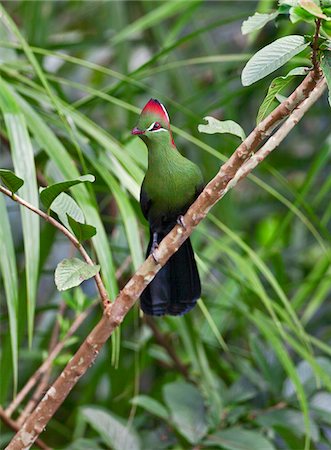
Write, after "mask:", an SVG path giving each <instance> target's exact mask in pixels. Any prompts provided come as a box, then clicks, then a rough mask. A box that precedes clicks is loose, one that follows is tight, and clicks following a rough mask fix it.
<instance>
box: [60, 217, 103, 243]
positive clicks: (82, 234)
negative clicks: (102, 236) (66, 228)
mask: <svg viewBox="0 0 331 450" xmlns="http://www.w3.org/2000/svg"><path fill="white" fill-rule="evenodd" d="M67 218H68V222H69V225H70V228H71V229H72V231H73V233H74V235H75V236H76V238H77V239H78V240H79V242H83V241H87V240H88V239H91V237H92V236H94V235H95V234H96V232H97V230H96V228H95V227H93V226H92V225H87V224H85V223H81V222H77V220H75V219H74V218H73V217H71V216H69V214H68V213H67Z"/></svg>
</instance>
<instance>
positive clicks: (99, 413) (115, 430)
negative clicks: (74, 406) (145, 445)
mask: <svg viewBox="0 0 331 450" xmlns="http://www.w3.org/2000/svg"><path fill="white" fill-rule="evenodd" d="M82 413H83V416H84V418H85V420H86V421H87V422H88V423H89V424H90V425H91V427H92V428H94V429H95V430H96V431H97V432H98V433H99V435H100V436H101V438H102V440H103V441H104V443H105V444H106V445H107V447H108V448H112V449H113V450H140V448H141V446H140V441H139V438H138V436H137V434H136V433H135V431H134V430H133V429H132V427H130V428H129V427H127V426H126V425H124V424H123V423H122V421H121V420H120V419H119V418H117V417H116V416H115V415H114V414H110V413H109V412H108V411H105V410H103V409H101V408H96V407H95V408H93V407H85V408H82Z"/></svg>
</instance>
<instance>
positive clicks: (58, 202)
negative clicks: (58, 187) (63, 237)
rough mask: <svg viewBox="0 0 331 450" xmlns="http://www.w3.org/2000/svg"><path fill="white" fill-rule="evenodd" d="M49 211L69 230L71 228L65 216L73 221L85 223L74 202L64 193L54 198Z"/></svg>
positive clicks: (80, 211)
mask: <svg viewBox="0 0 331 450" xmlns="http://www.w3.org/2000/svg"><path fill="white" fill-rule="evenodd" d="M50 209H51V210H52V211H54V212H55V213H56V214H57V215H58V218H59V219H60V220H61V222H62V223H63V225H64V226H65V227H66V228H68V229H70V228H71V227H70V225H69V221H68V217H67V214H68V215H69V216H70V217H72V218H73V219H75V220H77V222H81V223H84V221H85V218H84V214H83V211H82V210H81V209H80V207H79V206H78V205H77V203H76V201H75V200H74V199H73V198H72V197H70V195H68V194H66V193H65V192H62V193H61V194H60V195H59V196H57V197H56V199H55V200H54V201H53V203H52V204H51V208H50Z"/></svg>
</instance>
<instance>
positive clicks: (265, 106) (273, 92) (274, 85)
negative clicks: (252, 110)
mask: <svg viewBox="0 0 331 450" xmlns="http://www.w3.org/2000/svg"><path fill="white" fill-rule="evenodd" d="M307 70H308V69H307V68H306V67H296V68H295V69H293V70H291V71H290V72H289V73H288V74H287V75H286V76H285V77H277V78H275V79H274V80H273V81H272V82H271V84H270V86H269V89H268V92H267V95H266V97H265V98H264V100H263V102H262V104H261V106H260V108H259V112H258V114H257V119H256V123H257V124H258V123H260V122H261V121H262V120H263V119H264V118H265V117H266V116H267V115H268V114H269V112H270V109H271V105H272V103H273V102H274V100H275V98H277V95H278V94H279V93H280V91H282V90H283V89H284V88H285V87H286V86H287V85H288V84H289V83H290V82H291V81H292V79H293V76H295V75H306V73H307Z"/></svg>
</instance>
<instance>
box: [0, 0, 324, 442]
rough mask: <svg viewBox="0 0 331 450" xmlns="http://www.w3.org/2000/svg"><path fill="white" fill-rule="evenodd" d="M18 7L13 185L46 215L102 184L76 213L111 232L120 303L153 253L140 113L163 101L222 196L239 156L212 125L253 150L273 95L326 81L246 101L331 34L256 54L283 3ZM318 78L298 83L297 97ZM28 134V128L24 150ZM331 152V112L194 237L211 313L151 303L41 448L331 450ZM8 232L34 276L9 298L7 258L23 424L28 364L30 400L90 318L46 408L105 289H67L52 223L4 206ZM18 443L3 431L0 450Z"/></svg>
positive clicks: (10, 154)
mask: <svg viewBox="0 0 331 450" xmlns="http://www.w3.org/2000/svg"><path fill="white" fill-rule="evenodd" d="M2 4H3V8H4V11H5V13H2V15H1V18H0V60H1V64H0V71H1V77H2V85H1V86H2V88H3V86H5V89H6V90H5V91H4V90H3V89H4V88H3V89H2V92H6V96H7V97H6V98H7V99H8V98H9V99H10V102H11V103H10V104H7V107H4V108H3V110H2V114H1V117H0V133H1V136H0V137H1V151H0V167H1V168H9V169H13V168H14V170H15V172H16V173H17V174H18V175H20V176H21V177H22V178H23V179H24V180H25V185H24V187H23V188H22V189H21V190H20V191H19V194H20V195H21V196H22V197H23V198H26V199H30V201H31V202H32V203H34V202H38V196H37V197H36V195H37V193H38V189H39V187H41V186H46V185H48V184H51V183H54V182H58V181H63V180H67V179H73V178H76V177H77V176H79V175H83V174H87V173H92V174H94V175H95V177H96V181H95V182H94V183H87V184H84V185H79V186H76V187H74V188H72V189H71V192H70V198H71V199H74V203H75V205H76V206H77V204H78V205H79V207H80V208H81V210H82V211H83V214H84V216H85V219H86V222H87V223H88V224H90V225H94V226H95V227H96V228H97V231H98V233H97V235H96V237H95V238H94V241H93V247H92V246H91V245H90V242H88V243H86V244H84V245H85V247H86V248H87V249H89V251H90V254H91V255H92V256H93V258H94V259H96V260H98V261H99V263H100V264H101V270H102V275H103V277H104V280H105V283H106V286H107V288H108V290H109V293H110V295H111V297H112V298H114V297H115V295H116V293H117V292H118V290H119V289H120V288H121V287H123V286H124V284H125V282H126V281H127V280H128V279H129V278H130V276H131V275H132V274H133V273H134V270H135V269H136V268H137V267H138V266H139V265H140V263H141V262H142V261H143V260H144V253H145V247H146V244H147V234H148V233H147V232H148V230H147V224H146V222H145V220H144V219H143V217H142V214H141V212H140V207H139V203H138V199H139V190H140V185H141V182H142V179H143V176H144V171H145V169H146V163H147V151H146V148H145V146H144V144H143V143H142V142H141V141H140V140H139V139H137V138H136V137H133V136H131V134H130V131H131V129H132V128H133V127H134V126H135V123H136V121H137V117H138V114H139V113H140V110H141V108H142V107H143V106H144V105H145V103H146V102H147V101H148V100H149V99H150V98H151V97H153V98H157V99H158V100H160V101H161V102H162V103H163V104H164V105H165V106H166V108H167V110H168V112H169V115H170V119H171V123H172V124H173V133H174V138H175V141H176V144H177V147H178V148H179V149H180V151H181V152H182V153H183V154H184V155H185V156H187V157H188V158H190V159H192V160H193V161H194V162H196V163H197V164H199V166H200V167H201V170H202V172H203V174H204V177H205V180H206V181H208V180H210V179H211V178H212V177H213V176H214V175H215V174H216V173H217V171H218V170H219V168H220V165H221V164H222V162H223V161H225V160H226V158H227V157H229V155H231V153H232V152H233V151H234V150H235V149H236V147H237V146H238V145H239V143H240V140H239V138H237V137H235V136H231V135H219V134H216V135H207V134H200V133H199V132H198V125H199V124H201V123H205V121H204V120H203V118H204V117H205V116H207V115H208V116H213V117H215V118H217V119H220V120H234V121H236V122H238V123H239V124H240V125H241V126H242V127H243V128H244V130H245V132H246V134H248V133H249V132H250V131H251V130H252V129H253V128H254V127H255V125H256V117H257V113H258V109H259V106H260V104H261V103H262V101H263V99H264V97H265V95H266V93H267V90H268V87H269V85H270V83H271V81H272V79H273V78H274V77H276V76H280V75H285V74H287V73H288V71H289V70H290V69H292V68H293V67H296V66H309V65H310V62H309V49H307V50H306V51H304V52H303V53H301V54H300V55H299V56H298V57H296V58H294V59H293V60H292V61H291V62H290V63H288V64H287V65H286V66H285V67H283V68H282V69H280V70H279V71H277V72H276V73H275V74H272V75H270V76H268V77H266V78H264V79H263V80H261V81H259V82H257V83H255V84H253V85H252V86H249V87H245V88H244V87H243V86H242V85H241V81H240V74H241V71H242V69H243V67H244V65H245V63H246V62H247V61H248V59H249V58H250V57H251V56H252V55H253V54H254V52H256V51H257V50H258V49H260V48H262V47H263V46H265V45H267V44H268V43H270V42H272V41H273V40H275V39H277V38H279V37H282V36H285V35H287V34H312V33H313V31H314V28H313V26H312V25H311V24H308V23H303V22H299V23H297V24H291V23H290V22H289V20H288V16H286V15H281V16H279V17H278V18H277V20H276V23H275V22H270V23H269V24H268V25H267V26H266V27H264V28H263V29H262V30H260V31H257V32H254V33H252V34H250V35H246V36H243V35H242V34H241V24H242V22H243V20H244V19H246V18H247V17H248V16H250V15H252V14H254V12H255V11H259V12H261V13H263V12H270V11H272V10H273V9H275V8H276V7H277V2H275V1H268V0H266V1H244V2H242V1H196V0H194V1H190V0H187V1H178V0H177V1H176V0H174V1H66V2H55V1H28V2H26V1H7V2H6V1H4V2H2ZM301 79H302V78H301V77H294V78H293V80H292V81H291V82H290V83H289V84H288V86H287V87H286V89H285V90H284V91H283V92H282V95H284V96H286V95H288V94H289V93H290V92H292V91H293V89H294V88H295V87H296V86H297V85H298V84H299V82H300V80H301ZM0 95H3V96H5V94H0ZM276 105H277V102H276V101H275V103H274V106H276ZM11 120H14V123H15V124H16V126H17V127H21V128H20V129H23V131H24V130H25V132H22V133H18V135H19V139H20V140H19V141H17V142H16V144H15V145H14V144H13V143H12V135H11V134H10V131H9V130H11V133H15V127H14V126H13V127H12V128H10V126H9V124H10V123H12V122H11ZM15 121H16V122H15ZM16 132H17V128H16ZM330 145H331V135H330V110H329V105H328V101H327V96H326V95H324V96H323V98H321V99H320V101H318V103H317V104H315V105H314V106H313V108H312V109H311V110H310V111H309V112H308V113H307V114H306V115H305V117H304V118H303V120H302V121H301V123H299V124H298V125H297V126H296V127H295V129H294V130H293V131H292V132H291V134H290V135H289V136H288V138H287V139H286V140H285V141H283V142H282V144H281V146H280V147H279V148H278V149H277V150H276V151H275V152H274V153H273V154H272V155H270V156H269V157H268V159H267V160H266V161H265V162H263V163H262V164H261V165H260V166H259V167H258V168H257V169H256V170H255V171H254V173H253V174H252V175H250V176H249V177H248V178H246V179H245V180H243V181H242V182H241V183H240V184H239V185H238V186H237V187H236V188H235V189H234V190H232V191H231V192H229V193H228V194H227V195H226V197H225V198H223V199H222V200H221V201H220V202H219V203H218V204H217V205H216V206H215V207H214V208H213V209H212V211H211V213H210V214H209V215H208V217H207V218H206V220H204V221H203V223H201V224H200V225H199V227H198V228H197V229H196V231H194V233H193V236H192V242H193V246H194V249H195V252H196V258H197V262H198V266H199V271H200V274H201V279H202V286H203V290H202V292H203V294H202V298H201V300H200V301H199V304H198V306H196V308H195V309H194V310H193V311H192V312H191V313H190V314H189V315H187V316H185V317H181V318H173V317H164V318H157V319H154V320H152V319H146V318H143V317H142V316H141V315H140V314H139V308H138V305H136V306H135V307H134V308H133V310H131V311H130V312H129V314H128V315H127V317H126V319H125V322H124V323H123V325H122V326H121V330H120V331H118V332H116V333H115V335H114V336H113V338H112V340H111V342H109V344H108V345H106V346H105V348H104V349H103V351H102V353H101V354H100V355H99V358H98V359H97V361H96V363H95V365H94V366H93V367H91V368H90V369H89V371H88V372H87V374H86V375H85V376H84V377H83V379H81V381H80V382H79V383H78V384H77V385H76V386H75V388H74V390H73V392H72V393H71V394H70V396H69V397H68V399H67V400H66V401H65V403H64V404H63V405H62V406H61V408H60V409H59V411H58V412H57V414H56V415H55V417H54V418H53V420H51V422H50V423H49V425H48V427H47V429H46V431H45V432H44V433H43V434H42V439H43V440H44V442H46V443H47V445H49V446H50V447H52V448H59V449H60V448H66V449H70V450H74V449H77V450H78V449H106V448H113V449H115V450H125V449H130V450H131V449H133V450H135V449H155V450H156V449H178V450H180V449H192V448H194V449H203V448H214V449H218V448H220V449H230V450H233V449H234V450H237V449H247V450H248V449H250V450H251V449H253V448H254V449H261V450H268V449H286V450H287V449H289V450H290V449H303V448H304V447H305V446H306V447H305V448H311V449H318V450H326V449H329V448H330V446H331V406H330V405H331V394H330V388H331V382H330V379H331V378H330V377H331V351H330V341H331V325H330V324H331V309H330V301H328V300H330V280H331V278H330V275H331V273H330V217H331V206H330V205H331V204H330V191H331V179H330V176H329V173H330ZM20 149H21V150H20ZM20 151H21V153H20ZM24 189H25V190H24ZM70 201H71V200H70ZM34 204H36V203H34ZM68 207H69V206H68ZM70 207H73V208H74V207H75V206H72V204H71V203H70ZM62 212H63V211H62ZM0 215H1V217H2V219H1V220H2V221H3V224H4V230H5V232H3V234H2V236H1V235H0V236H1V238H2V245H3V246H4V245H5V243H6V244H7V245H10V242H13V246H14V252H10V251H8V254H7V256H8V255H9V256H10V261H11V264H12V266H11V267H16V268H17V274H16V275H15V271H11V273H12V274H14V275H13V277H12V283H13V284H12V288H11V289H10V292H11V298H8V290H6V283H5V282H4V280H5V279H8V278H6V277H8V272H5V268H6V267H7V268H8V266H6V264H7V263H6V261H7V260H5V256H6V255H5V254H4V253H2V255H0V258H1V256H2V258H3V264H2V265H0V270H1V272H2V277H0V299H1V316H0V320H1V322H0V325H1V331H0V333H1V362H0V367H1V383H0V403H1V405H2V406H3V407H6V406H8V405H9V404H10V402H11V400H12V397H13V389H14V388H15V370H14V373H13V361H15V360H16V361H18V390H20V389H21V388H22V387H23V386H24V384H25V383H26V381H27V380H28V379H29V377H30V376H31V375H32V374H33V373H34V371H35V370H36V369H37V368H38V367H39V365H40V364H41V363H42V361H43V360H44V359H45V358H46V356H47V352H48V349H50V348H52V346H54V342H58V341H61V340H63V339H64V337H65V336H66V333H67V332H68V330H69V329H70V327H71V326H72V324H73V323H74V322H75V321H77V317H82V314H84V311H86V309H87V308H89V309H88V312H89V314H88V317H87V318H86V320H85V321H84V322H83V323H82V325H81V326H80V327H79V329H78V330H77V331H75V332H74V333H73V334H72V336H70V338H69V339H68V340H67V341H66V344H65V348H64V350H63V351H62V352H61V353H60V355H58V357H57V358H56V359H55V361H54V362H53V364H52V367H51V371H50V372H49V373H47V377H46V378H45V379H44V381H45V383H44V387H43V388H42V389H41V391H42V392H39V395H41V394H42V393H43V392H44V391H45V390H46V386H47V385H48V384H49V383H50V382H51V381H52V380H53V379H54V378H55V377H56V375H58V374H59V373H60V371H61V370H62V369H63V367H64V365H65V363H66V362H67V361H68V360H69V359H70V357H71V356H72V355H73V354H74V352H75V351H76V349H77V348H78V345H79V343H80V342H81V341H82V340H83V339H84V338H85V337H86V335H87V334H88V332H89V331H90V330H91V329H92V327H93V326H94V325H95V324H96V323H97V321H98V320H99V319H100V316H101V309H100V306H99V305H98V304H97V302H96V300H97V295H96V291H95V287H94V283H93V282H92V281H88V282H85V283H84V284H83V285H82V286H81V287H80V288H75V289H71V290H69V291H66V292H64V293H60V292H58V291H57V290H56V287H55V284H54V270H55V268H56V265H57V264H58V262H59V261H60V260H61V259H63V258H68V257H73V256H78V255H77V254H76V252H75V249H73V247H72V246H71V245H70V244H69V243H68V241H66V240H65V238H64V236H62V235H59V233H57V232H55V230H54V229H52V228H51V226H50V225H48V224H45V223H42V222H41V223H40V233H39V230H38V220H37V219H34V220H37V223H36V222H28V221H27V220H26V221H25V223H23V224H22V222H21V215H20V211H19V208H18V207H17V205H16V204H14V203H13V202H11V200H9V199H4V198H2V197H1V198H0ZM55 216H56V215H55ZM60 216H61V211H60V212H59V213H58V217H59V218H61V217H60ZM5 224H7V225H8V226H7V228H5ZM28 242H29V243H30V245H28ZM24 249H25V250H24ZM7 287H8V286H7ZM35 299H36V301H34V300H35ZM91 305H95V306H91ZM10 313H11V317H12V320H11V321H9V319H8V317H9V315H10ZM13 317H16V319H17V321H16V322H17V324H16V325H17V326H15V320H14V319H13ZM29 338H30V343H31V346H29ZM15 342H16V345H17V351H14V355H13V352H12V348H13V344H14V348H15ZM14 366H15V364H14ZM26 404H27V399H26V400H25V401H24V402H23V404H21V405H20V406H19V408H18V409H17V411H16V412H15V413H14V414H13V418H16V417H17V416H18V414H19V413H20V412H21V411H22V410H24V408H25V406H26ZM12 434H13V433H12V431H11V430H10V429H9V428H7V427H6V426H5V425H4V424H3V423H2V424H1V438H0V446H1V447H4V446H5V444H6V443H7V442H8V441H9V440H10V438H11V436H12ZM36 448H37V447H36Z"/></svg>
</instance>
